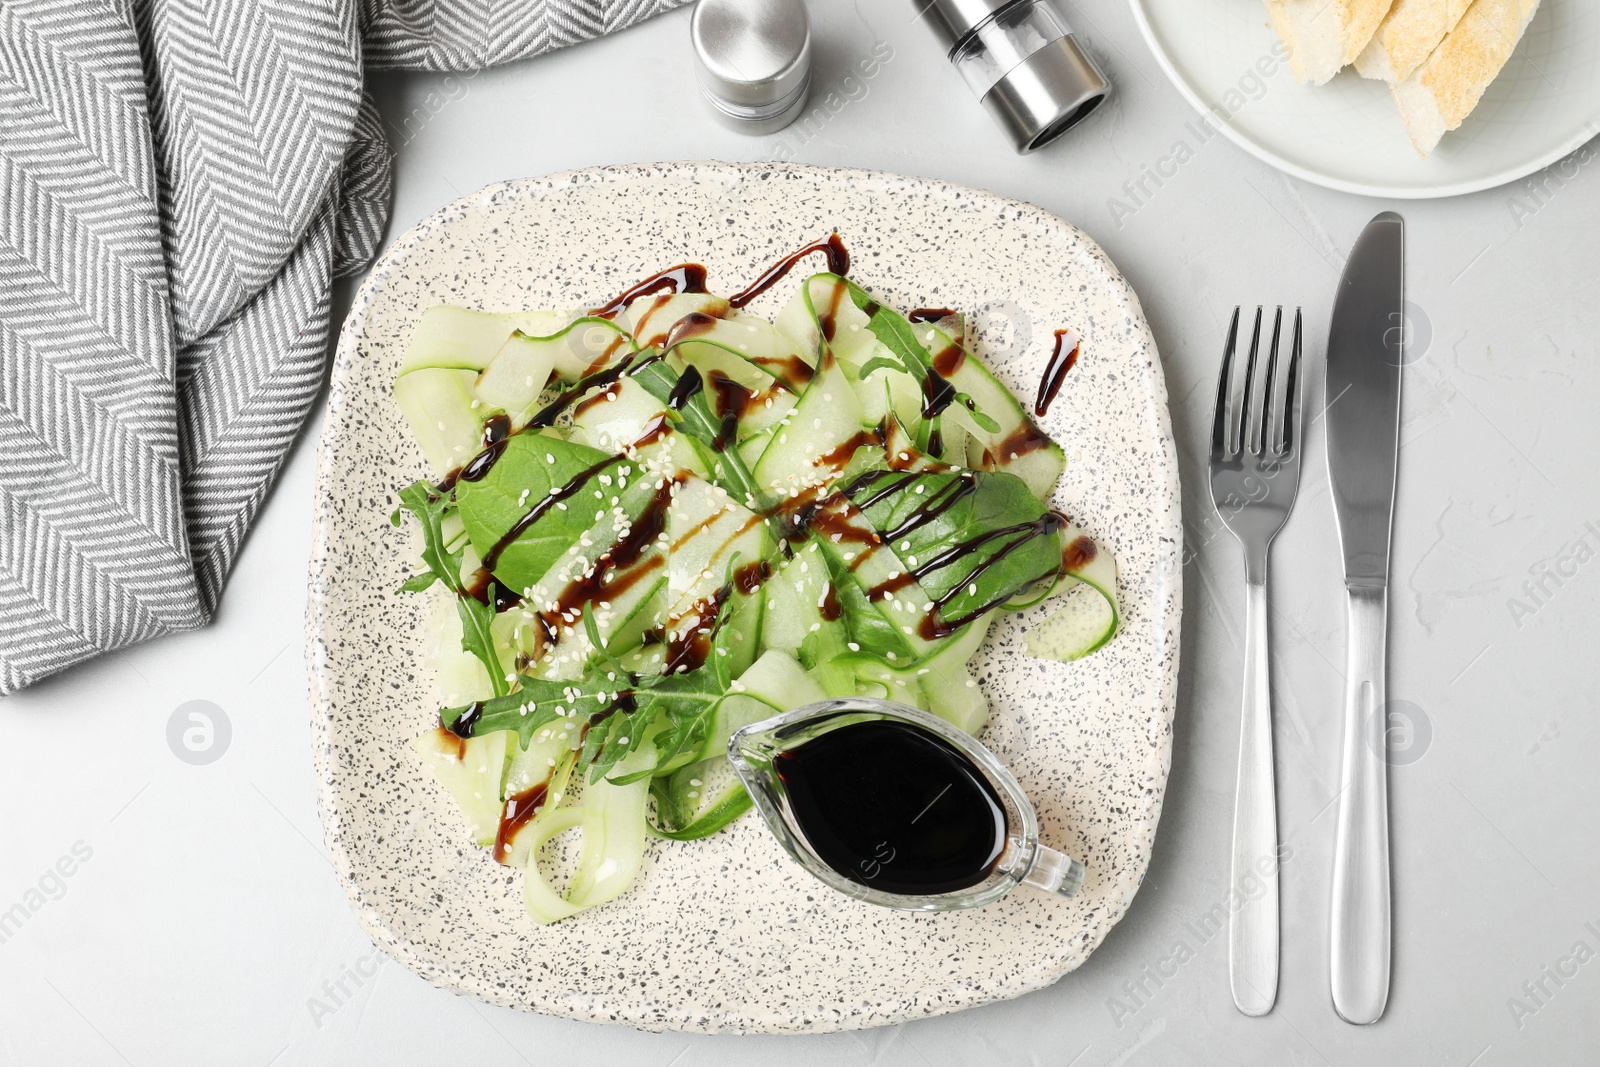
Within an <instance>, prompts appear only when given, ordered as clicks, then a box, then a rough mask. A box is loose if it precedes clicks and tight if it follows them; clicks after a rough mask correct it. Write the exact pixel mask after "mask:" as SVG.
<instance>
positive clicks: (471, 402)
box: [394, 367, 495, 475]
mask: <svg viewBox="0 0 1600 1067" xmlns="http://www.w3.org/2000/svg"><path fill="white" fill-rule="evenodd" d="M476 380H477V375H476V374H475V373H473V372H472V371H470V370H450V369H447V368H443V367H429V368H424V369H422V370H414V371H412V372H410V373H409V374H402V375H401V376H400V377H398V378H396V379H395V383H394V399H395V403H397V404H399V405H400V411H401V413H402V414H404V415H405V417H406V424H407V425H408V426H410V427H411V435H412V436H413V437H415V438H416V440H417V445H418V446H419V447H420V448H421V449H422V456H423V458H424V459H426V460H427V461H428V465H429V466H430V467H432V468H433V469H434V471H435V472H437V473H438V474H440V475H443V474H445V473H446V472H447V471H452V470H455V469H456V468H457V467H459V466H461V465H462V464H463V463H465V462H466V461H467V460H469V459H471V458H472V457H473V456H474V455H476V454H477V452H478V449H479V448H481V447H482V444H483V423H484V420H485V419H487V418H488V417H489V416H490V415H492V414H493V413H494V410H495V409H494V408H492V407H486V406H484V405H483V404H482V403H481V402H479V401H478V400H477V398H476V397H474V396H473V393H472V384H473V382H474V381H476Z"/></svg>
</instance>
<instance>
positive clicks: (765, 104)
mask: <svg viewBox="0 0 1600 1067" xmlns="http://www.w3.org/2000/svg"><path fill="white" fill-rule="evenodd" d="M689 37H690V40H691V41H692V42H693V43H694V59H695V73H696V75H697V76H698V77H699V79H700V89H701V93H702V95H703V96H704V97H705V99H706V103H707V104H709V105H710V107H711V113H712V114H713V115H715V116H716V117H717V119H718V121H720V122H721V123H722V124H723V125H725V126H728V127H729V128H731V129H735V130H738V131H739V132H740V133H772V132H774V131H776V130H781V129H783V128H784V127H785V126H787V125H789V123H791V122H793V121H794V120H795V118H796V116H798V115H799V114H800V112H801V110H802V109H803V108H804V107H805V105H806V96H807V94H808V93H809V92H810V91H811V20H810V18H809V17H808V16H807V15H806V6H805V3H804V2H803V0H700V2H699V3H698V4H696V5H695V8H694V15H693V16H691V18H690V19H689Z"/></svg>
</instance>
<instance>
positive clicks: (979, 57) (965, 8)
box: [702, 0, 1111, 153]
mask: <svg viewBox="0 0 1600 1067" xmlns="http://www.w3.org/2000/svg"><path fill="white" fill-rule="evenodd" d="M703 2H704V0H702V3H703ZM912 2H913V3H915V4H917V6H918V7H923V5H924V4H926V6H925V7H923V20H924V21H925V22H927V24H928V26H929V27H930V28H932V30H933V32H934V34H935V36H937V37H938V38H939V41H940V43H941V44H943V45H944V46H945V47H946V48H947V49H948V50H949V51H948V53H947V55H948V58H949V60H950V62H951V63H952V64H954V65H955V68H956V69H957V70H958V71H960V72H961V76H962V77H963V78H964V79H965V80H966V83H967V85H968V87H970V88H971V90H972V94H973V95H974V96H976V97H977V98H978V100H979V101H980V102H981V103H982V104H983V106H984V107H985V108H986V109H987V110H988V112H989V114H990V115H991V116H993V118H994V120H995V122H997V123H999V125H1000V128H1001V129H1002V130H1004V131H1005V133H1006V136H1008V137H1009V138H1010V139H1011V143H1012V145H1013V146H1015V147H1016V150H1017V151H1018V152H1022V153H1027V152H1032V151H1033V150H1034V149H1036V148H1041V147H1043V146H1044V145H1047V144H1049V143H1050V142H1051V141H1053V140H1055V139H1056V138H1057V137H1060V136H1061V135H1062V134H1063V133H1066V132H1067V131H1068V130H1070V129H1071V128H1072V127H1073V126H1076V125H1077V124H1078V123H1079V122H1080V121H1082V120H1083V119H1084V118H1085V117H1086V116H1087V115H1088V114H1089V113H1090V112H1091V111H1093V110H1094V109H1095V108H1097V107H1099V106H1100V104H1101V102H1102V101H1104V100H1105V98H1106V97H1107V96H1108V95H1109V94H1110V92H1111V83H1110V82H1108V81H1107V80H1106V77H1105V75H1104V74H1102V73H1100V68H1099V67H1097V66H1095V63H1094V60H1092V59H1090V58H1089V56H1088V54H1087V53H1085V52H1084V51H1083V49H1081V48H1079V47H1078V42H1077V40H1076V39H1075V38H1074V37H1073V35H1072V28H1071V27H1070V26H1068V25H1067V20H1066V18H1065V16H1063V15H1062V14H1061V12H1060V11H1059V10H1058V9H1057V8H1056V6H1055V4H1054V3H1052V2H1051V0H931V2H929V0H912Z"/></svg>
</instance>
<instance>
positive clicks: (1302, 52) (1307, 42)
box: [1267, 0, 1394, 85]
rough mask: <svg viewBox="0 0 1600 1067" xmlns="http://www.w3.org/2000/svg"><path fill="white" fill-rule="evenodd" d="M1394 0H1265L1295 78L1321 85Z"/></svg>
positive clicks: (1355, 50)
mask: <svg viewBox="0 0 1600 1067" xmlns="http://www.w3.org/2000/svg"><path fill="white" fill-rule="evenodd" d="M1393 3H1394V0H1267V17H1268V18H1269V19H1270V20H1271V22H1272V28H1273V29H1274V30H1276V31H1277V33H1278V37H1279V39H1280V40H1282V41H1283V43H1284V46H1285V47H1286V48H1288V49H1289V70H1290V72H1291V73H1293V74H1294V78H1295V81H1298V82H1301V83H1302V84H1304V83H1306V82H1310V83H1311V84H1313V85H1322V84H1323V83H1325V82H1326V81H1328V79H1330V78H1332V77H1333V76H1334V75H1335V74H1337V73H1339V71H1340V69H1342V68H1343V67H1344V66H1345V65H1346V64H1348V63H1350V62H1351V61H1353V60H1354V59H1355V58H1356V57H1357V56H1358V55H1360V54H1361V51H1362V49H1363V48H1365V47H1366V45H1367V42H1368V41H1369V40H1371V39H1372V35H1373V33H1374V32H1375V31H1376V30H1377V28H1378V24H1379V23H1381V22H1382V21H1383V17H1384V16H1385V15H1386V14H1388V12H1389V8H1390V7H1391V6H1392V5H1393Z"/></svg>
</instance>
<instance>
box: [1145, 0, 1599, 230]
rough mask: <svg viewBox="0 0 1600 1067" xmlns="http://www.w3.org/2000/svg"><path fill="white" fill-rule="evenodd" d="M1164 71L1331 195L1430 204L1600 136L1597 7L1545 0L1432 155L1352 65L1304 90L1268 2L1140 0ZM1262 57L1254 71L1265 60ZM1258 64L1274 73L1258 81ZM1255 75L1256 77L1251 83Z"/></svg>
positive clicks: (1257, 152) (1235, 133)
mask: <svg viewBox="0 0 1600 1067" xmlns="http://www.w3.org/2000/svg"><path fill="white" fill-rule="evenodd" d="M1131 3H1132V4H1133V13H1134V18H1135V19H1136V20H1137V22H1138V23H1139V29H1140V30H1141V31H1142V32H1143V34H1144V38H1145V41H1146V42H1147V43H1148V44H1149V45H1150V48H1151V50H1152V51H1153V52H1155V55H1156V59H1157V60H1158V61H1159V62H1160V64H1161V68H1162V69H1163V70H1164V71H1166V73H1167V77H1169V78H1171V79H1172V82H1173V84H1174V85H1176V86H1177V87H1178V89H1179V91H1180V92H1182V93H1183V95H1184V96H1185V97H1187V98H1188V100H1189V102H1190V103H1191V104H1193V105H1194V106H1195V107H1196V108H1198V109H1199V110H1200V111H1201V112H1202V113H1207V114H1210V115H1212V116H1214V119H1215V121H1214V122H1213V125H1214V126H1216V127H1218V128H1220V129H1221V131H1222V132H1223V134H1224V135H1226V136H1227V137H1228V139H1229V140H1231V141H1233V142H1234V143H1236V144H1238V145H1239V146H1241V147H1242V148H1244V149H1245V150H1246V151H1248V152H1249V153H1251V154H1252V155H1254V156H1257V157H1259V158H1261V159H1263V160H1265V161H1266V162H1268V163H1270V164H1272V165H1273V166H1274V167H1277V168H1278V169H1279V170H1282V171H1285V172H1287V173H1289V174H1293V175H1295V176H1296V177H1298V178H1304V179H1305V180H1307V181H1310V182H1316V183H1317V184H1318V185H1325V186H1327V187H1329V188H1330V189H1339V190H1342V191H1344V192H1349V193H1362V194H1365V195H1367V196H1388V197H1401V198H1406V199H1421V198H1427V197H1438V196H1456V195H1458V194H1460V193H1471V192H1476V191H1478V190H1480V189H1491V188H1493V187H1495V186H1497V185H1504V184H1505V183H1506V182H1510V181H1515V180H1516V179H1518V178H1522V177H1525V176H1526V175H1529V174H1532V173H1533V172H1534V171H1536V170H1539V169H1540V168H1541V167H1545V166H1548V165H1549V164H1551V163H1554V162H1555V161H1556V160H1558V159H1560V158H1561V157H1563V156H1565V155H1567V154H1568V153H1569V152H1572V151H1573V150H1574V149H1576V148H1578V147H1579V146H1581V145H1583V144H1584V143H1585V142H1587V141H1588V140H1589V139H1590V138H1592V137H1594V136H1596V135H1597V134H1600V4H1596V3H1595V2H1594V0H1544V2H1543V3H1542V4H1540V6H1539V11H1538V12H1537V13H1536V14H1535V15H1534V18H1533V22H1532V23H1530V24H1529V26H1528V29H1527V32H1526V33H1524V34H1523V37H1522V40H1521V41H1520V42H1519V43H1518V45H1517V50H1516V52H1515V53H1514V54H1513V55H1512V57H1511V60H1510V61H1509V62H1508V63H1507V64H1506V66H1505V69H1504V70H1502V71H1501V72H1500V76H1499V77H1498V78H1496V79H1495V80H1494V82H1493V83H1492V84H1491V85H1490V86H1489V88H1488V89H1487V90H1486V91H1485V92H1484V95H1483V99H1482V101H1480V102H1479V104H1478V107H1477V109H1476V110H1474V111H1473V113H1472V114H1471V115H1470V116H1468V118H1467V120H1466V122H1464V123H1462V125H1461V128H1460V129H1458V130H1454V131H1452V132H1450V133H1447V134H1445V136H1444V140H1443V141H1441V142H1440V143H1439V147H1438V148H1435V149H1434V150H1433V153H1432V154H1431V155H1430V156H1428V157H1427V158H1426V159H1423V158H1422V157H1420V156H1418V155H1417V152H1416V149H1414V148H1413V147H1412V146H1411V142H1410V140H1409V139H1408V138H1407V137H1406V131H1405V124H1404V123H1403V122H1401V121H1400V115H1399V112H1398V111H1396V110H1395V106H1394V101H1393V100H1391V99H1390V96H1389V87H1388V85H1387V84H1386V83H1384V82H1378V81H1371V80H1368V79H1366V78H1362V77H1361V76H1360V75H1358V74H1356V73H1355V71H1354V70H1353V69H1350V68H1346V69H1345V70H1343V71H1341V72H1340V73H1339V74H1338V75H1336V76H1335V77H1334V79H1333V80H1332V81H1330V82H1328V84H1326V85H1319V86H1312V85H1297V84H1295V80H1294V77H1293V76H1292V75H1291V74H1290V73H1289V66H1288V64H1287V63H1285V62H1281V61H1279V60H1278V59H1277V57H1276V55H1274V53H1273V47H1274V45H1275V44H1276V43H1277V35H1276V34H1274V33H1273V31H1272V28H1271V27H1270V26H1269V25H1268V24H1267V13H1266V8H1265V5H1263V4H1262V2H1261V0H1131ZM1258 62H1259V63H1262V64H1263V66H1262V67H1261V68H1259V69H1258V68H1257V67H1256V64H1257V63H1258ZM1262 70H1268V71H1271V74H1270V75H1269V76H1268V77H1265V78H1260V72H1261V71H1262ZM1256 78H1260V81H1259V82H1258V81H1256V80H1254V79H1256Z"/></svg>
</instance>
